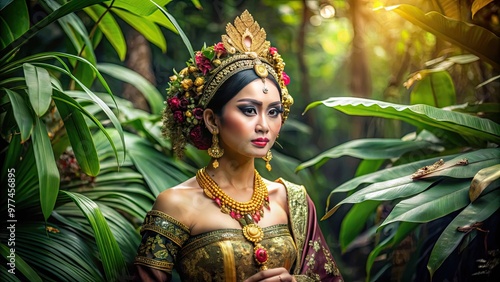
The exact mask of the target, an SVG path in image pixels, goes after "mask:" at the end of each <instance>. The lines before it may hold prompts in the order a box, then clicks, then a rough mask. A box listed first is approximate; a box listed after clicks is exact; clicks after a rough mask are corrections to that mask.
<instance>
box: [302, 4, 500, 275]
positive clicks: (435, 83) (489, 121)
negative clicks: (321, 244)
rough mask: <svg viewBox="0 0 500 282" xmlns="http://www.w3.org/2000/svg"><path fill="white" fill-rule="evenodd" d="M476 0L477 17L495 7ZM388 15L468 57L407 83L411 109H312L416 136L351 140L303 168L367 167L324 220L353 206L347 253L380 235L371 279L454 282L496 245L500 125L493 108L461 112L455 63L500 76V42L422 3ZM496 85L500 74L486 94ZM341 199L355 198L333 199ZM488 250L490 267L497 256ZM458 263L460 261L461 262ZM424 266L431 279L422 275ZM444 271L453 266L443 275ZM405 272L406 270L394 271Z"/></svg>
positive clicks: (362, 105) (343, 104)
mask: <svg viewBox="0 0 500 282" xmlns="http://www.w3.org/2000/svg"><path fill="white" fill-rule="evenodd" d="M441 2H446V1H441ZM475 2H478V3H476V6H474V8H475V10H474V11H473V12H475V11H478V10H480V9H478V7H477V5H481V4H482V5H483V6H485V5H487V4H488V2H489V1H475ZM479 2H481V3H479ZM447 3H449V2H447ZM441 4H443V3H441ZM383 12H386V13H392V12H395V13H397V14H399V15H401V16H402V17H404V18H405V19H407V20H408V21H410V22H412V23H414V24H416V25H418V26H420V27H422V28H423V29H425V30H426V31H428V32H431V33H432V34H434V35H435V36H436V37H437V38H439V39H442V40H446V41H450V42H451V43H453V44H455V45H456V46H458V47H460V48H461V49H463V50H466V51H467V52H466V53H465V54H459V55H451V56H443V57H441V58H439V59H438V60H434V61H433V62H430V63H429V64H427V65H428V66H429V67H428V68H426V69H423V70H421V71H418V72H416V73H413V74H411V75H410V77H409V79H408V81H407V82H406V83H407V86H408V87H409V88H410V87H411V101H410V102H411V105H402V104H395V103H388V102H383V101H378V100H372V99H362V98H348V97H331V98H328V99H326V100H322V101H317V102H313V103H311V104H309V106H308V107H307V109H306V111H309V110H311V109H313V108H315V107H317V106H319V105H322V106H326V107H329V108H333V109H336V110H338V111H341V112H343V113H345V114H348V115H357V116H370V117H378V118H385V119H392V120H399V121H403V122H405V123H408V124H411V125H412V126H414V128H416V131H415V132H412V133H410V134H407V135H405V136H404V137H402V138H400V139H385V138H368V139H357V140H351V141H348V142H346V143H344V144H341V145H339V146H335V147H333V148H331V149H329V150H327V151H325V152H323V153H321V154H319V155H317V156H316V157H314V158H312V159H310V160H309V161H307V162H304V163H302V164H301V165H299V166H298V167H297V170H301V169H304V168H306V167H310V166H316V168H318V167H320V166H321V165H324V164H325V163H326V162H327V160H329V159H332V158H338V157H340V156H344V155H348V156H352V157H356V158H359V159H362V160H363V161H362V162H361V163H360V165H359V167H358V170H357V172H356V175H357V177H356V178H354V179H352V180H350V181H347V182H345V183H343V184H342V185H340V186H338V187H336V188H334V189H333V190H332V191H331V194H330V198H329V200H328V202H327V208H326V210H327V212H326V215H325V216H324V217H323V219H327V218H330V217H332V216H334V215H335V212H336V211H338V210H339V209H342V208H344V207H345V208H347V211H348V212H347V214H346V216H345V217H344V218H343V219H342V224H341V230H340V235H339V236H340V238H339V239H340V245H341V249H342V251H343V252H346V251H348V250H350V249H352V248H353V246H354V245H356V243H357V242H359V240H360V238H361V237H363V238H366V236H369V237H370V238H372V241H373V242H374V243H373V248H372V249H371V252H370V254H369V255H368V258H367V262H366V280H367V281H368V280H377V279H381V280H383V278H381V277H386V278H387V277H388V275H392V276H391V277H392V279H396V280H401V281H410V280H412V279H416V280H417V281H423V280H427V279H431V280H432V279H433V278H434V279H435V280H436V281H442V280H445V279H449V280H453V277H455V276H456V275H463V272H462V273H461V272H460V271H459V270H457V269H460V268H459V267H458V266H457V265H458V264H459V263H461V261H466V263H465V262H463V264H464V265H465V264H467V265H474V266H478V265H476V264H475V263H477V262H475V259H474V257H473V256H471V255H470V254H471V251H470V250H469V249H473V248H480V249H481V248H487V247H486V246H484V245H483V244H482V243H480V244H477V245H476V244H474V242H477V241H479V242H482V240H484V241H485V242H487V241H488V240H487V239H488V237H487V236H486V234H485V232H486V233H487V232H488V230H489V229H491V228H492V227H494V226H495V223H494V222H491V221H492V220H494V219H495V218H497V217H498V211H499V208H500V202H499V201H498V196H499V195H500V190H499V188H500V182H499V180H500V173H499V171H500V170H499V168H500V166H499V163H500V149H499V148H498V146H499V145H500V138H499V136H500V124H499V123H498V119H496V118H495V117H498V111H499V109H500V107H499V105H498V103H487V102H485V101H477V102H474V103H465V104H460V105H456V93H455V88H454V83H453V81H452V79H451V76H450V74H449V71H451V70H452V69H453V66H454V65H456V64H460V65H462V64H470V63H471V62H476V61H477V60H482V62H484V63H486V66H489V67H488V68H490V69H492V70H496V71H497V72H498V70H499V63H500V53H499V52H498V50H499V49H500V48H499V47H500V38H499V37H498V36H497V35H495V34H494V33H493V32H491V31H489V30H487V29H485V28H483V27H480V26H477V25H473V24H471V23H467V22H464V21H460V20H457V19H452V18H448V17H445V16H444V15H443V14H445V12H444V11H431V12H428V13H424V12H423V11H422V10H420V9H419V8H417V7H415V6H410V5H398V6H392V7H390V8H386V9H385V11H383ZM480 46H482V47H480ZM491 46H495V47H494V48H493V47H492V49H491V48H490V47H491ZM469 53H472V54H469ZM493 73H494V72H493ZM495 79H496V80H498V77H492V78H491V79H489V80H487V82H485V83H483V84H481V85H480V86H478V88H480V87H483V86H484V85H487V84H488V83H491V82H492V81H495ZM497 93H498V92H497ZM337 193H344V194H346V195H347V197H345V198H343V199H342V200H340V201H338V202H333V197H334V196H335V195H336V194H337ZM337 198H338V197H337ZM359 222H366V224H359ZM493 230H494V228H493ZM489 236H492V234H490V235H489ZM493 236H496V235H493ZM485 237H486V239H485ZM490 240H492V239H491V237H490ZM428 241H429V242H428ZM408 242H412V243H411V244H409V243H408ZM401 248H406V251H408V253H410V254H409V255H408V257H406V258H404V259H402V258H401V257H400V256H399V257H398V255H400V254H401ZM481 251H482V252H484V253H485V256H484V259H485V260H487V259H492V257H491V255H492V252H494V251H495V250H491V249H481ZM455 256H458V257H459V259H458V260H454V257H455ZM489 256H490V257H489ZM384 257H385V259H384ZM398 260H399V261H398ZM492 260H494V259H492ZM380 261H382V262H383V263H382V264H381V263H380ZM450 261H451V263H452V264H451V265H450ZM377 262H378V263H377ZM422 264H423V265H426V268H427V270H428V273H427V274H425V273H422V272H421V271H420V272H419V271H418V270H419V269H420V268H419V267H420V266H419V265H422ZM445 265H446V267H448V268H446V269H445V270H443V271H441V272H440V268H442V267H443V266H445ZM401 267H402V268H403V270H400V271H399V272H396V271H395V270H396V268H401ZM478 267H483V270H484V272H483V273H482V274H483V275H485V276H483V277H486V278H487V277H488V274H489V271H491V270H492V269H493V267H494V266H493V265H492V266H491V267H492V268H490V269H488V267H486V268H487V269H485V266H484V265H483V266H480V265H479V266H478ZM374 269H375V270H376V272H375V271H373V270H374ZM450 269H452V271H450ZM374 272H375V273H374ZM391 272H392V274H391ZM387 273H389V274H387ZM446 275H448V277H446Z"/></svg>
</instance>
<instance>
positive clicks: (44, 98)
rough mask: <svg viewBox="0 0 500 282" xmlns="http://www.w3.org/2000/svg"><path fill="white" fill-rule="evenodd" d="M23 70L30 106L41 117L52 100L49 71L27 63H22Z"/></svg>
mask: <svg viewBox="0 0 500 282" xmlns="http://www.w3.org/2000/svg"><path fill="white" fill-rule="evenodd" d="M23 70H24V76H25V78H26V85H27V86H28V94H29V98H30V102H31V106H32V107H33V110H34V111H35V113H36V115H37V116H39V117H41V116H43V115H44V114H45V113H46V112H47V110H48V109H49V106H50V102H51V101H52V97H51V96H52V84H51V80H50V75H49V72H48V71H47V70H46V69H44V68H39V67H36V66H33V65H32V64H28V63H25V64H23Z"/></svg>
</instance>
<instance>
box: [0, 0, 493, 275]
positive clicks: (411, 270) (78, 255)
mask: <svg viewBox="0 0 500 282" xmlns="http://www.w3.org/2000/svg"><path fill="white" fill-rule="evenodd" d="M244 9H248V10H249V11H250V13H251V14H252V15H253V17H254V19H255V20H257V21H258V22H259V24H260V26H261V27H263V28H264V29H265V30H266V31H267V35H268V40H269V41H271V43H272V45H273V46H276V47H277V48H278V50H279V52H280V54H281V55H282V57H283V58H284V60H285V62H286V68H285V70H286V72H287V73H288V75H289V76H290V77H291V83H290V85H289V86H288V87H289V91H290V93H291V95H292V96H293V97H294V100H295V104H294V106H293V108H292V112H291V115H290V118H289V120H288V121H287V123H286V124H285V126H284V127H283V129H282V132H281V133H280V137H279V139H278V142H279V145H276V146H275V148H274V149H273V154H274V156H275V157H274V159H273V161H272V165H273V170H272V171H271V172H267V171H266V170H265V169H263V167H264V163H263V162H258V169H259V171H260V172H261V174H262V175H263V176H265V177H267V178H270V179H276V178H277V177H284V178H285V179H288V180H290V181H293V182H296V183H300V184H304V185H305V187H306V188H307V191H308V193H309V194H310V195H311V197H312V198H313V200H314V202H315V204H316V207H317V210H318V216H319V219H323V220H322V221H321V225H322V229H323V232H324V234H325V237H326V239H327V240H328V243H329V245H330V247H331V250H332V252H333V255H334V257H335V259H336V261H337V263H338V266H339V268H340V270H341V272H342V274H343V276H344V278H345V281H430V280H432V281H494V280H495V279H497V278H498V277H499V266H498V265H499V260H500V259H499V258H500V250H499V239H498V238H500V237H499V236H498V215H499V212H498V211H499V208H500V203H499V201H498V197H499V196H500V195H499V194H500V190H499V189H498V188H499V187H500V181H499V178H500V175H499V171H500V167H499V160H500V152H499V149H498V144H500V137H499V136H500V125H499V120H500V119H499V115H498V112H499V111H500V107H499V99H500V95H499V93H500V74H499V70H500V39H499V35H500V18H499V16H500V3H498V1H479V0H476V1H474V0H459V1H448V0H433V1H421V0H408V1H383V0H381V1H362V0H348V1H340V0H310V1H305V0H304V1H300V0H297V1H284V0H283V1H281V0H278V1H271V0H265V1H242V0H234V1H231V0H227V1H202V0H199V1H197V0H193V1H187V0H177V1H168V0H162V1H160V0H158V1H134V0H116V1H99V0H84V1H76V0H74V1H65V0H57V1H56V0H39V1H36V0H32V1H22V0H2V1H0V16H1V17H0V20H1V27H0V30H1V36H0V38H1V42H0V43H1V50H0V100H1V101H0V105H1V106H0V107H1V111H0V115H1V116H0V118H1V119H0V122H1V123H2V127H1V136H2V138H1V142H2V147H1V148H2V149H1V151H0V153H1V156H2V171H1V177H2V197H1V199H2V200H1V201H2V204H1V208H0V210H1V214H2V217H3V218H6V219H5V220H3V221H2V222H3V223H5V227H2V231H1V237H0V239H1V245H0V251H1V253H2V259H3V260H2V267H1V268H0V277H1V279H2V281H19V280H20V281H126V280H128V279H130V278H131V273H132V262H133V259H134V255H135V252H136V249H137V246H138V245H139V242H140V236H139V229H140V225H141V222H142V219H143V217H144V215H145V213H146V212H147V211H148V210H149V209H150V208H151V206H152V204H153V201H154V198H155V196H156V195H158V193H160V192H161V191H162V190H164V189H166V188H167V187H171V186H173V185H175V184H177V183H179V182H181V181H183V180H185V179H187V178H189V177H191V176H193V175H194V174H195V172H196V169H197V168H198V167H201V166H203V165H204V164H205V163H206V162H207V161H208V157H207V155H206V153H205V152H201V151H198V150H196V149H194V148H188V149H187V153H186V157H185V158H183V159H177V158H175V157H173V155H172V152H171V146H170V143H169V141H168V140H165V139H163V138H162V137H161V135H160V131H161V124H160V119H161V111H162V109H163V100H164V97H165V93H166V88H167V86H168V85H167V83H168V81H169V77H170V76H171V75H173V74H174V72H173V69H176V70H178V71H179V70H180V69H182V68H183V67H184V66H185V61H186V60H187V59H188V58H190V56H191V55H192V54H190V53H192V50H199V49H200V48H201V47H202V46H203V44H205V43H206V44H207V45H211V44H214V43H217V42H219V41H220V35H221V34H223V33H225V25H226V23H227V22H228V21H231V20H232V19H234V17H235V16H237V15H239V14H240V13H241V12H242V11H243V10H244ZM4 187H5V189H4ZM12 224H14V225H15V228H14V229H12V228H10V229H9V228H8V227H9V226H12ZM9 263H10V264H9ZM12 263H15V265H13V264H12ZM14 271H15V275H13V274H12V272H14ZM174 278H175V279H177V277H174Z"/></svg>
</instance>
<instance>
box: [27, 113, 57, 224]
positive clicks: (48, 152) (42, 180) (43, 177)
mask: <svg viewBox="0 0 500 282" xmlns="http://www.w3.org/2000/svg"><path fill="white" fill-rule="evenodd" d="M32 137H33V152H34V153H35V161H36V168H37V171H38V183H39V189H40V205H41V208H42V213H43V216H44V218H45V220H47V219H48V218H49V217H50V214H51V213H52V210H53V209H54V205H55V203H56V199H57V195H58V193H59V170H57V166H56V161H55V159H54V153H53V152H52V146H51V144H50V139H49V135H48V132H47V128H46V127H45V124H44V123H43V122H42V120H41V119H38V120H37V121H36V123H35V128H34V130H33V134H32Z"/></svg>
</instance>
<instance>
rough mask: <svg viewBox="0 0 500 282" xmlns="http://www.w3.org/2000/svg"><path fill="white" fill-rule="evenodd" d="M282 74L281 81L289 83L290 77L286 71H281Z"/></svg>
mask: <svg viewBox="0 0 500 282" xmlns="http://www.w3.org/2000/svg"><path fill="white" fill-rule="evenodd" d="M282 76H283V83H285V85H288V84H289V83H290V77H289V76H288V74H286V72H282Z"/></svg>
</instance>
